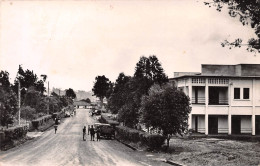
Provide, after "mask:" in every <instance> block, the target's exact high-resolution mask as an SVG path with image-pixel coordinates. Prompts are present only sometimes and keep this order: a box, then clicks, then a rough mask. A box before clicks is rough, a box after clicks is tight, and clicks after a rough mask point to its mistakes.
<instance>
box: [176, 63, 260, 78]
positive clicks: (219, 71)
mask: <svg viewBox="0 0 260 166" xmlns="http://www.w3.org/2000/svg"><path fill="white" fill-rule="evenodd" d="M198 76H199V77H223V78H260V64H237V65H215V64H214V65H212V64H202V65H201V73H196V72H175V73H174V78H172V79H177V78H183V77H198Z"/></svg>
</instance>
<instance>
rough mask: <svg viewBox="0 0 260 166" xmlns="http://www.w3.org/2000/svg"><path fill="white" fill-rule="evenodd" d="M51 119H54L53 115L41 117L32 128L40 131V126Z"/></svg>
mask: <svg viewBox="0 0 260 166" xmlns="http://www.w3.org/2000/svg"><path fill="white" fill-rule="evenodd" d="M50 119H52V116H51V115H45V116H43V117H40V118H38V119H35V120H33V121H32V126H33V127H34V128H35V129H38V127H39V126H41V125H43V124H44V123H46V122H48V121H49V120H50Z"/></svg>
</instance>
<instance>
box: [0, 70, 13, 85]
mask: <svg viewBox="0 0 260 166" xmlns="http://www.w3.org/2000/svg"><path fill="white" fill-rule="evenodd" d="M10 85H11V84H10V81H9V73H8V72H7V71H1V72H0V86H2V87H6V88H8V89H9V87H10Z"/></svg>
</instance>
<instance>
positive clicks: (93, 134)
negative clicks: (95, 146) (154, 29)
mask: <svg viewBox="0 0 260 166" xmlns="http://www.w3.org/2000/svg"><path fill="white" fill-rule="evenodd" d="M89 131H90V137H91V141H92V140H93V141H95V130H94V128H93V125H91V128H90V129H89Z"/></svg>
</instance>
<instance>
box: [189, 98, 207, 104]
mask: <svg viewBox="0 0 260 166" xmlns="http://www.w3.org/2000/svg"><path fill="white" fill-rule="evenodd" d="M192 104H205V97H197V98H195V97H192Z"/></svg>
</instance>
